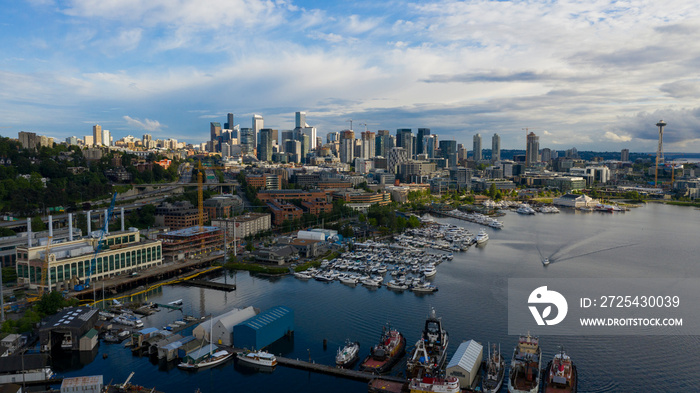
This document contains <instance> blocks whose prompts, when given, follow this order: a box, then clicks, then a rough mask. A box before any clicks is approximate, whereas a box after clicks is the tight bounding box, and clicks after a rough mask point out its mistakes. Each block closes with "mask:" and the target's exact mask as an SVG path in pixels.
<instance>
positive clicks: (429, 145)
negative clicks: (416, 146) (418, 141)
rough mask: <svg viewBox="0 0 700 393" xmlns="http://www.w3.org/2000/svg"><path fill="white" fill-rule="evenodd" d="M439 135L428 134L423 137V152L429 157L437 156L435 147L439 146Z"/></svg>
mask: <svg viewBox="0 0 700 393" xmlns="http://www.w3.org/2000/svg"><path fill="white" fill-rule="evenodd" d="M437 145H438V144H437V135H426V136H424V137H423V153H424V154H426V155H427V156H428V158H435V149H436V148H437Z"/></svg>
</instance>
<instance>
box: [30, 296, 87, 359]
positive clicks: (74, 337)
mask: <svg viewBox="0 0 700 393" xmlns="http://www.w3.org/2000/svg"><path fill="white" fill-rule="evenodd" d="M97 318H99V314H98V312H97V309H96V308H92V307H88V306H82V307H68V308H65V309H63V310H61V311H59V312H58V313H57V314H54V315H51V316H49V317H46V318H45V319H44V320H43V321H42V322H41V324H40V327H39V329H38V330H39V343H40V350H41V351H42V352H50V351H51V350H52V349H53V347H54V345H60V346H63V344H64V343H65V344H67V345H70V348H66V349H68V350H70V351H77V350H79V349H80V341H81V340H80V339H81V338H82V337H83V336H85V335H86V334H87V333H88V332H90V331H93V332H95V333H97V332H96V331H95V330H94V329H93V328H94V327H95V323H97Z"/></svg>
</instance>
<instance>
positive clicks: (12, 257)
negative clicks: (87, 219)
mask: <svg viewBox="0 0 700 393" xmlns="http://www.w3.org/2000/svg"><path fill="white" fill-rule="evenodd" d="M69 219H70V218H69ZM72 231H73V236H69V234H68V228H61V229H54V230H53V231H52V232H53V240H54V241H55V242H57V243H58V242H63V241H66V240H73V239H74V238H75V239H79V238H80V237H81V236H82V231H81V230H80V229H79V228H73V230H72ZM28 235H29V236H31V237H32V238H33V242H32V243H34V244H39V243H40V242H42V241H43V242H45V241H46V239H48V237H49V231H40V232H22V233H18V234H16V235H14V236H6V237H2V238H0V265H2V267H15V261H16V258H17V247H18V246H20V247H21V246H24V245H27V244H28V239H27V236H28Z"/></svg>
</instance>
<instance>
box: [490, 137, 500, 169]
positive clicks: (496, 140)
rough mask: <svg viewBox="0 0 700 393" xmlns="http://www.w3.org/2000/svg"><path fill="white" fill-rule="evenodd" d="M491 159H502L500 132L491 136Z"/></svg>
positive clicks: (493, 160)
mask: <svg viewBox="0 0 700 393" xmlns="http://www.w3.org/2000/svg"><path fill="white" fill-rule="evenodd" d="M491 161H492V162H497V161H501V137H500V136H499V135H498V134H493V138H491Z"/></svg>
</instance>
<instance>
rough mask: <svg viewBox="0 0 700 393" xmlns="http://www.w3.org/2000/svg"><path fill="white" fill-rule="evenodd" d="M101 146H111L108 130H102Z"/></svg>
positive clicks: (110, 135) (110, 136)
mask: <svg viewBox="0 0 700 393" xmlns="http://www.w3.org/2000/svg"><path fill="white" fill-rule="evenodd" d="M102 145H103V146H112V134H110V132H109V130H102Z"/></svg>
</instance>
